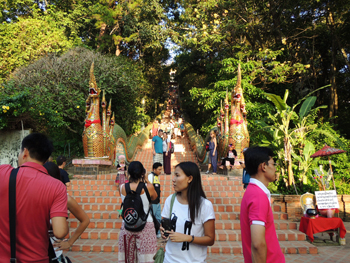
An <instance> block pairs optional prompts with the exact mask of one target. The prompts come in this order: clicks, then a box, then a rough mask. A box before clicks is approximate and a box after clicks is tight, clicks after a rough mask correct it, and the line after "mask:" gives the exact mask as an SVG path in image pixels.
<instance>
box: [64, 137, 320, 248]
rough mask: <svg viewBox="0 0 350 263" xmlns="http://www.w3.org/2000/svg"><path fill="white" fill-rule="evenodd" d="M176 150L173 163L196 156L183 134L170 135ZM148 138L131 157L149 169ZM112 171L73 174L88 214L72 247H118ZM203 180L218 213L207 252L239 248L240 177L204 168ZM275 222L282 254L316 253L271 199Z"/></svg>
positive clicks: (167, 180) (166, 181) (166, 178)
mask: <svg viewBox="0 0 350 263" xmlns="http://www.w3.org/2000/svg"><path fill="white" fill-rule="evenodd" d="M173 142H174V145H175V153H174V154H172V157H171V159H172V160H171V165H172V172H173V171H174V168H173V167H174V166H175V165H176V164H178V163H179V162H182V161H193V162H195V161H196V160H195V154H194V153H193V152H192V151H191V150H190V145H189V143H188V140H187V138H177V139H175V140H173ZM151 143H152V141H151V140H148V141H147V142H146V143H145V145H144V147H143V149H142V151H139V152H138V153H137V155H136V157H135V160H137V161H140V162H142V163H143V165H144V166H145V168H146V170H147V173H149V172H150V171H151V169H152V164H153V162H152V156H153V155H152V144H151ZM115 176H116V174H100V175H98V176H97V180H72V186H71V190H69V191H68V193H69V194H70V195H71V196H73V197H74V198H75V199H76V200H77V202H78V203H79V204H80V205H81V206H82V207H83V209H84V210H85V211H86V213H87V214H88V216H89V217H90V218H91V222H90V225H89V226H88V228H87V229H86V230H85V232H84V233H83V234H82V236H81V238H80V239H79V240H77V241H76V243H75V244H74V246H73V247H72V248H71V250H72V251H85V252H90V251H91V252H118V234H119V230H120V227H121V223H122V220H121V219H120V218H119V214H118V212H117V210H118V209H120V204H121V198H120V196H119V191H118V190H117V187H116V186H115V184H114V180H115ZM171 178H172V175H161V176H160V180H161V182H162V188H161V190H162V197H161V203H162V204H163V203H164V201H165V199H166V198H167V197H168V196H169V195H171V194H172V193H173V189H172V183H171ZM202 184H203V188H204V191H205V194H206V196H207V198H208V199H209V200H210V201H211V202H212V203H213V206H214V211H215V214H216V221H215V228H216V241H215V244H214V245H213V246H211V247H208V252H209V253H223V254H242V253H243V251H242V243H241V232H240V222H239V211H240V203H241V200H242V197H243V194H244V190H243V187H242V184H241V178H237V177H227V176H219V175H215V176H213V175H205V174H202ZM273 211H274V219H275V227H276V232H277V236H278V240H279V241H280V246H281V249H282V251H283V253H285V254H296V253H299V254H307V253H309V254H317V253H318V250H317V248H316V247H315V246H313V245H311V244H310V243H308V242H307V241H305V240H306V236H305V234H304V233H301V232H299V231H298V230H297V227H298V224H297V223H295V222H290V221H288V220H287V219H288V216H287V214H286V213H283V212H281V207H280V206H278V205H273ZM68 221H69V227H70V233H72V232H73V231H74V230H75V228H76V227H77V220H76V219H75V218H74V216H73V215H72V214H71V215H70V216H69V220H68Z"/></svg>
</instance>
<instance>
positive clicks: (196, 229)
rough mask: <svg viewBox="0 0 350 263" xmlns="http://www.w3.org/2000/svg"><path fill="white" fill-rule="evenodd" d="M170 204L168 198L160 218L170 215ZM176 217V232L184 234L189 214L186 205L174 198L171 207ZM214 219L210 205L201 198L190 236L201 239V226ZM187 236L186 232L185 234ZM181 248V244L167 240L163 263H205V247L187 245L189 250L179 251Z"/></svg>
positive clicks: (202, 232) (202, 231) (169, 198)
mask: <svg viewBox="0 0 350 263" xmlns="http://www.w3.org/2000/svg"><path fill="white" fill-rule="evenodd" d="M170 203H171V196H169V197H168V198H167V199H166V201H165V203H164V208H163V211H162V217H166V218H169V213H170ZM172 213H174V214H175V215H176V216H177V221H176V232H179V233H184V226H185V222H186V221H191V219H190V214H189V210H188V205H183V204H180V203H179V202H178V201H177V198H175V201H174V205H173V211H172ZM211 219H215V213H214V208H213V205H212V203H211V202H210V201H209V200H208V199H205V198H203V197H202V204H201V206H200V208H199V213H198V217H196V219H195V223H196V224H193V223H192V229H191V234H190V235H194V236H195V237H202V236H204V226H203V224H204V223H205V222H207V221H208V220H211ZM186 234H188V232H187V233H186ZM181 248H182V242H179V243H177V242H171V240H170V239H169V240H168V242H167V244H166V248H165V250H166V252H165V258H164V263H175V262H177V263H186V262H188V263H204V262H206V261H205V260H206V258H207V247H206V246H201V245H196V244H192V243H191V244H189V250H181Z"/></svg>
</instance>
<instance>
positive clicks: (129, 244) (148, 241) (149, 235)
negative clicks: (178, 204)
mask: <svg viewBox="0 0 350 263" xmlns="http://www.w3.org/2000/svg"><path fill="white" fill-rule="evenodd" d="M144 172H145V169H144V168H143V165H142V163H140V162H138V161H133V162H131V163H130V164H129V169H128V174H129V183H126V184H124V185H121V187H120V188H121V189H120V193H121V198H122V201H123V206H124V208H123V216H124V212H125V217H124V219H123V223H122V227H121V229H120V233H119V253H118V262H119V263H134V262H135V263H136V262H138V263H152V262H154V260H153V256H154V255H155V253H156V252H157V237H156V231H155V228H154V224H153V219H152V215H151V213H149V209H150V202H151V201H153V200H156V198H157V196H158V195H157V193H156V191H155V189H154V187H153V185H152V184H151V183H148V180H147V178H146V175H145V174H144ZM144 183H146V184H144ZM139 185H140V187H139ZM141 187H142V189H140V188H141ZM126 188H127V189H128V190H129V192H128V194H127V191H126ZM145 189H147V191H148V193H149V196H150V199H151V200H150V201H149V200H148V197H147V194H146V192H145ZM134 193H136V194H134ZM130 195H133V196H135V195H138V199H139V197H141V200H142V202H141V209H143V210H140V211H143V212H142V213H132V212H130V211H135V209H134V210H132V209H131V208H128V209H126V207H125V206H126V205H127V204H124V200H128V197H130ZM136 201H137V200H135V202H134V203H135V204H136V203H138V202H136ZM124 209H125V210H126V211H124ZM128 211H129V213H128ZM140 211H139V212H140ZM135 212H136V211H135ZM141 214H145V215H147V216H146V217H145V218H142V220H141V218H138V220H137V223H138V222H139V221H144V220H146V222H144V223H145V224H142V226H143V227H142V230H139V231H137V230H135V229H134V231H131V229H130V230H127V229H126V228H127V226H128V223H130V222H132V221H133V220H134V219H135V217H138V215H140V216H141ZM143 219H144V220H143ZM135 254H136V255H135Z"/></svg>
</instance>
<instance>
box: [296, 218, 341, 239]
mask: <svg viewBox="0 0 350 263" xmlns="http://www.w3.org/2000/svg"><path fill="white" fill-rule="evenodd" d="M336 228H339V230H340V231H339V232H340V237H341V238H344V237H345V234H346V229H345V226H344V223H343V220H341V219H340V218H338V217H334V218H326V217H319V218H315V219H311V218H307V217H304V216H303V217H302V218H301V221H300V226H299V231H301V232H303V233H305V234H306V235H307V236H308V237H309V239H310V241H311V242H314V234H316V233H320V232H324V231H327V230H331V229H336Z"/></svg>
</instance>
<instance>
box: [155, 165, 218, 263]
mask: <svg viewBox="0 0 350 263" xmlns="http://www.w3.org/2000/svg"><path fill="white" fill-rule="evenodd" d="M172 182H173V186H174V191H175V193H174V194H173V195H171V196H169V197H168V198H167V199H166V201H165V203H164V208H163V211H162V217H163V218H170V219H171V221H172V223H171V226H175V229H174V228H173V227H171V231H169V230H165V229H164V228H163V227H162V226H161V228H160V230H161V234H162V238H164V239H166V238H167V239H168V242H167V244H166V248H165V258H164V263H174V262H178V263H204V262H206V257H207V247H208V246H212V245H213V244H214V241H215V213H214V209H213V205H212V203H211V202H210V201H209V200H208V199H206V196H205V193H204V191H203V188H202V182H201V175H200V172H199V169H198V166H197V164H195V163H193V162H182V163H179V164H178V165H177V166H176V168H175V175H174V176H173V180H172ZM167 235H168V237H167Z"/></svg>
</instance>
